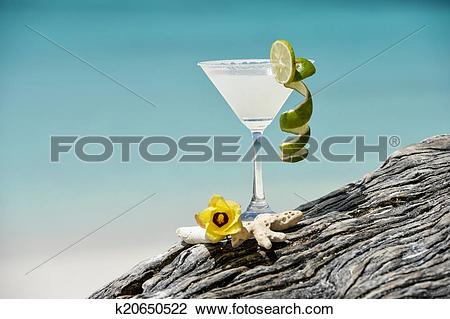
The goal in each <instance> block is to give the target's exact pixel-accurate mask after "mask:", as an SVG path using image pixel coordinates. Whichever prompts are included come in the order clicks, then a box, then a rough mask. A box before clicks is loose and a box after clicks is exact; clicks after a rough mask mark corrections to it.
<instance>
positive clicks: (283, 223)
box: [177, 210, 303, 249]
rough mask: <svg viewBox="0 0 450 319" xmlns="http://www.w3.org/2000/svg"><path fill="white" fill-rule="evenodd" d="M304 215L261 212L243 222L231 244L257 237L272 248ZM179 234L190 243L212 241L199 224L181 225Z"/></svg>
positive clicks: (291, 212) (263, 245) (233, 236)
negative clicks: (191, 225) (252, 218)
mask: <svg viewBox="0 0 450 319" xmlns="http://www.w3.org/2000/svg"><path fill="white" fill-rule="evenodd" d="M302 217H303V212H301V211H298V210H290V211H286V212H283V213H278V214H261V215H258V216H257V217H256V218H255V220H253V221H249V222H243V223H242V224H243V226H244V227H242V229H241V231H240V232H239V233H237V234H234V235H231V245H232V246H233V247H237V246H239V245H240V244H242V243H243V242H244V241H246V240H247V239H250V238H253V237H254V238H255V239H256V241H257V242H258V245H260V246H261V247H264V248H266V249H270V248H272V243H274V242H282V241H285V240H286V234H285V233H283V232H281V231H283V230H286V229H288V228H290V227H292V226H295V225H297V223H298V222H299V221H300V219H301V218H302ZM177 235H178V237H180V238H181V239H182V240H183V241H184V242H186V243H188V244H203V243H210V242H211V241H210V240H209V239H208V238H207V237H206V231H205V229H203V228H201V227H199V226H193V227H180V228H178V229H177Z"/></svg>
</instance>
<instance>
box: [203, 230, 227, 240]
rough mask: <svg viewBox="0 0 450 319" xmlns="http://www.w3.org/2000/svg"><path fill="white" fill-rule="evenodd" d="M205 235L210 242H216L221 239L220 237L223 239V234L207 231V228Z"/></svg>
mask: <svg viewBox="0 0 450 319" xmlns="http://www.w3.org/2000/svg"><path fill="white" fill-rule="evenodd" d="M206 237H208V239H209V240H210V241H211V242H213V243H217V242H219V241H221V240H222V239H224V238H225V235H219V234H216V233H214V232H209V231H208V230H206Z"/></svg>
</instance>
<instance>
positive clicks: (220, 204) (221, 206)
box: [208, 194, 230, 211]
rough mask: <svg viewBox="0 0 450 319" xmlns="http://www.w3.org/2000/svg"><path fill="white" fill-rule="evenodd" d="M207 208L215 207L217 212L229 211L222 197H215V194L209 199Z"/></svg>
mask: <svg viewBox="0 0 450 319" xmlns="http://www.w3.org/2000/svg"><path fill="white" fill-rule="evenodd" d="M208 206H209V207H216V208H217V210H221V211H228V210H229V209H230V207H228V205H227V202H226V201H225V199H224V198H223V197H222V196H220V195H217V194H214V195H213V196H212V197H211V199H210V200H209V203H208Z"/></svg>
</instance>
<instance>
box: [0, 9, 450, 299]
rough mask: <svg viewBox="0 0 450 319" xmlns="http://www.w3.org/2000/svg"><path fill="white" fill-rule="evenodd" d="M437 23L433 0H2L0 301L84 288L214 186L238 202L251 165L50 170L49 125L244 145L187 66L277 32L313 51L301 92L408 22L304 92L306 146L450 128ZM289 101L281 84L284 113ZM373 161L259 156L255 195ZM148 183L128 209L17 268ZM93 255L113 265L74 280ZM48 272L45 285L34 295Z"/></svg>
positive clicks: (277, 201) (317, 182)
mask: <svg viewBox="0 0 450 319" xmlns="http://www.w3.org/2000/svg"><path fill="white" fill-rule="evenodd" d="M449 18H450V11H449V6H448V5H447V4H446V3H445V2H433V1H428V2H423V3H420V2H415V1H389V2H387V1H376V2H370V3H361V2H359V1H345V2H344V3H341V4H337V3H335V2H332V1H326V2H322V1H315V2H305V1H278V2H274V1H267V2H265V1H247V2H245V3H242V4H239V5H237V4H232V3H231V2H228V1H222V2H217V3H216V2H210V1H191V2H186V1H170V2H164V1H160V2H152V3H148V2H145V1H127V2H122V3H120V2H114V3H113V4H111V3H109V2H106V1H105V2H103V1H73V2H69V1H54V2H52V1H14V2H13V1H3V2H1V4H0V42H1V50H0V70H1V72H0V141H1V145H2V151H1V157H0V176H1V179H0V240H1V245H0V258H1V259H2V260H6V261H7V263H6V264H4V265H6V266H4V267H7V268H8V269H12V268H14V270H11V271H12V272H11V273H8V272H3V273H2V274H1V275H0V282H2V284H0V287H2V288H0V296H19V297H20V296H44V297H45V296H60V294H61V289H60V286H62V285H63V283H64V285H65V287H66V288H65V289H64V294H65V295H64V296H74V297H81V296H85V295H87V294H88V293H89V292H90V291H91V290H92V289H94V288H95V287H97V286H99V285H101V284H102V283H103V282H105V281H107V280H108V279H110V278H112V277H113V276H114V275H116V274H119V273H120V272H121V271H124V270H125V269H127V268H128V267H129V266H131V265H133V264H134V263H135V262H136V261H137V260H140V259H142V258H145V257H147V256H150V255H153V254H155V253H157V252H159V251H161V250H163V249H164V248H166V247H167V246H168V245H170V243H172V242H175V240H176V238H175V235H174V229H175V228H176V227H178V226H181V225H190V224H193V223H194V220H193V213H194V212H195V211H196V210H198V209H202V208H203V207H204V206H205V205H206V204H207V201H208V199H209V197H210V195H211V194H212V193H220V194H222V195H224V196H225V197H227V198H231V199H235V200H237V201H240V202H241V203H242V204H243V205H246V204H247V202H248V200H249V196H250V193H251V165H250V164H249V163H245V164H239V163H212V162H208V163H204V164H179V163H177V162H175V161H173V162H170V163H164V164H163V163H158V164H155V163H147V162H144V161H142V160H141V159H139V157H138V156H137V153H136V150H135V153H133V154H134V155H132V160H131V162H130V163H126V164H124V163H120V160H119V159H120V153H119V152H117V151H116V152H115V156H114V157H113V158H112V159H111V160H110V161H108V162H106V163H101V164H86V163H81V162H79V161H77V160H76V159H75V158H74V157H73V155H71V154H65V155H64V156H63V157H62V159H63V160H62V162H61V163H59V164H54V163H49V152H50V150H49V147H50V135H53V134H54V135H65V134H73V135H87V134H92V135H107V136H110V135H134V134H136V135H144V136H146V135H170V136H172V137H174V138H179V137H181V136H184V135H206V134H214V135H220V134H222V135H234V134H240V135H243V139H242V141H241V142H242V145H243V151H245V150H246V146H247V145H249V143H250V136H249V134H248V132H247V130H246V128H245V127H244V126H243V125H242V124H241V123H240V122H239V121H238V120H237V118H236V117H235V115H234V114H233V113H232V112H231V110H230V109H229V108H228V106H227V105H226V103H225V101H224V100H223V99H222V97H221V96H220V94H219V93H218V92H217V91H216V89H215V88H214V87H213V85H212V84H211V83H210V82H209V80H208V79H207V78H206V76H205V75H204V74H203V72H202V71H201V70H200V68H199V67H197V66H196V63H197V62H198V61H204V60H215V59H233V58H266V57H267V56H268V50H269V48H270V45H271V43H272V41H273V40H275V39H278V38H286V39H289V40H290V41H291V42H292V44H293V46H294V47H295V49H296V53H297V54H298V55H301V56H304V57H308V58H313V59H315V60H316V66H317V70H318V71H317V74H316V75H314V76H313V77H311V78H310V79H308V80H307V83H308V85H309V86H310V88H311V90H312V91H313V92H315V91H317V90H319V89H320V88H322V87H324V86H326V85H327V84H329V83H330V82H332V81H334V80H335V79H337V78H339V77H340V76H342V75H343V74H345V73H346V72H348V71H349V70H351V69H353V68H355V67H356V66H358V65H359V64H361V63H363V62H364V61H366V60H368V59H370V58H371V57H374V56H375V55H377V53H379V52H380V51H383V50H384V49H386V48H387V47H389V46H391V45H392V44H393V43H396V42H397V41H399V40H400V39H402V38H403V37H405V36H406V35H408V34H410V33H411V32H413V31H414V30H417V29H419V28H421V27H422V26H426V27H425V28H423V29H422V30H421V31H419V32H417V33H416V34H414V35H413V36H411V37H410V38H409V39H407V40H405V41H404V42H402V43H400V44H399V45H397V46H395V47H394V48H392V49H390V50H388V51H387V52H385V53H384V54H382V55H380V56H378V57H376V58H374V59H373V60H372V61H371V62H370V63H368V64H367V65H365V66H363V67H361V68H360V69H358V70H356V71H355V72H353V73H351V74H350V75H348V76H347V77H345V78H344V79H342V80H341V81H339V82H337V83H336V84H334V85H332V86H330V87H329V88H327V89H326V90H324V91H322V92H321V93H320V95H318V96H317V97H315V99H314V103H315V111H314V115H313V119H312V121H311V126H312V130H313V134H314V136H315V137H316V138H318V139H319V140H320V139H324V138H325V137H327V136H332V135H343V134H355V135H365V136H366V137H367V141H368V142H369V143H375V142H376V141H377V136H378V135H397V136H399V137H400V138H401V144H402V145H407V144H410V143H413V142H416V141H419V140H421V139H423V138H426V137H428V136H431V135H435V134H441V133H448V131H449V128H450V126H449V118H450V109H449V103H448V102H449V95H450V93H449V90H448V88H449V84H450V77H449V74H448V69H449V61H448V56H449V53H450V44H449V42H448V33H449ZM26 25H28V26H29V27H31V28H33V29H35V30H37V31H38V32H41V33H42V34H43V35H45V36H47V37H48V38H49V39H51V40H53V41H55V42H56V43H58V44H59V45H61V46H63V47H65V48H66V49H67V50H70V51H71V52H73V53H74V54H76V55H77V56H79V57H81V58H82V59H84V60H85V61H87V62H88V63H89V64H91V65H92V66H94V67H95V68H97V69H98V70H101V71H102V72H105V73H107V74H108V75H110V76H111V77H113V78H114V79H116V80H117V81H119V82H120V83H122V84H124V85H126V86H127V87H128V88H130V89H131V90H133V91H135V92H137V93H138V94H140V95H142V96H143V97H145V98H146V99H148V100H150V101H152V102H153V103H155V104H156V105H157V107H153V106H151V105H149V104H148V103H146V102H145V101H143V100H142V99H140V98H138V97H136V96H135V95H133V94H131V93H130V92H129V91H127V90H126V89H124V88H123V87H120V86H119V85H117V84H116V83H114V82H113V81H111V80H110V79H108V78H107V77H105V76H104V75H102V74H100V73H99V72H96V71H94V70H93V69H92V68H91V67H89V66H87V65H86V64H84V63H82V62H80V61H79V60H77V59H76V58H74V57H73V56H71V55H70V54H68V53H67V52H66V51H64V50H63V49H61V48H58V47H57V46H55V45H54V44H52V43H51V42H49V41H48V40H46V39H44V38H42V37H41V36H39V35H37V34H36V33H35V32H33V31H31V30H30V29H29V28H27V27H26ZM298 100H299V96H297V95H295V94H292V96H291V97H290V98H289V100H288V102H287V103H286V105H285V107H284V108H283V110H286V109H288V108H289V107H290V106H292V105H294V104H295V103H297V101H298ZM266 133H267V136H268V137H269V138H270V139H271V140H272V141H273V143H274V144H278V143H279V142H280V141H281V140H282V139H283V138H284V136H285V135H284V134H282V133H281V132H279V129H278V126H277V123H273V124H272V125H271V126H270V127H269V128H268V129H267V131H266ZM352 147H353V145H352V146H336V148H335V150H336V151H339V152H347V151H349V150H350V149H351V148H352ZM394 150H395V148H390V149H389V151H390V152H392V151H394ZM372 155H373V154H372ZM372 155H369V156H368V157H367V159H366V161H365V162H364V163H345V164H342V163H330V162H327V161H321V162H319V163H307V162H304V163H303V162H302V163H299V164H296V165H287V164H275V163H271V164H267V165H265V167H264V177H265V184H266V193H267V197H268V200H269V201H270V203H271V205H272V207H273V208H274V209H277V210H283V209H288V208H292V207H295V206H297V205H298V204H299V203H300V202H302V200H301V199H299V198H298V197H297V196H295V195H294V194H293V193H294V192H296V193H298V194H300V195H301V196H303V197H305V198H307V199H310V200H311V199H314V198H317V197H319V196H321V195H324V194H326V193H327V192H329V191H331V190H333V189H335V188H337V187H339V186H341V185H342V184H345V183H347V182H350V181H353V180H356V179H358V178H360V177H361V176H362V175H363V174H365V173H367V172H369V171H371V170H373V169H375V168H376V167H377V166H379V165H380V163H379V162H378V159H377V157H376V156H375V155H373V156H372ZM153 192H156V193H157V195H156V196H155V197H154V198H152V199H151V200H149V201H148V202H147V203H145V204H143V205H142V206H140V207H138V208H136V209H135V210H134V211H133V212H132V213H130V214H128V215H126V216H123V217H122V218H120V219H118V220H117V221H115V222H114V223H112V224H110V225H108V226H107V227H105V228H104V229H102V230H100V231H99V232H97V233H96V234H95V235H93V236H91V237H89V238H88V239H86V240H85V241H83V242H82V243H81V244H80V245H78V246H76V247H74V248H73V249H71V250H69V251H67V252H65V253H64V254H63V255H61V256H59V257H57V258H55V259H54V260H52V261H51V262H49V263H48V264H46V265H44V266H42V267H41V268H39V269H38V270H36V271H35V272H34V273H32V274H31V275H29V276H27V277H23V274H24V273H25V272H26V271H28V270H30V269H31V268H33V267H34V266H36V265H37V264H39V263H40V262H41V261H43V260H45V259H46V258H47V257H49V256H51V255H52V254H54V253H55V252H57V251H59V250H60V249H62V248H64V247H66V246H68V245H69V244H71V243H72V242H74V241H76V240H77V239H79V238H80V237H81V236H83V235H84V234H86V233H88V232H89V231H91V230H93V229H95V228H96V227H98V226H99V225H101V224H103V223H104V222H106V221H107V220H110V219H111V218H113V217H114V216H116V215H117V214H119V213H121V212H122V211H123V210H125V209H126V208H128V207H130V206H132V205H133V204H135V203H136V202H138V201H140V200H141V199H143V198H144V197H145V196H147V195H148V194H150V193H153ZM118 260H120V262H119V261H118ZM69 262H70V264H71V265H72V267H74V269H73V270H72V271H71V275H70V276H69V275H68V274H67V273H66V272H67V269H68V268H67V267H68V266H67V265H68V263H69ZM102 262H104V263H108V264H109V265H110V267H111V270H110V271H108V272H105V273H102V274H95V275H96V276H94V277H95V278H93V279H92V280H88V281H89V283H86V280H81V281H80V280H79V278H86V276H87V274H92V269H90V268H89V267H92V265H93V264H95V265H97V264H102ZM50 271H51V272H52V274H54V275H55V274H59V275H58V276H57V275H55V278H58V279H55V280H53V281H51V282H50V283H48V288H46V289H47V290H44V291H42V289H38V288H37V287H39V284H40V283H41V281H44V280H45V278H47V277H48V274H49V272H50ZM0 273H1V272H0ZM67 286H70V287H71V288H67Z"/></svg>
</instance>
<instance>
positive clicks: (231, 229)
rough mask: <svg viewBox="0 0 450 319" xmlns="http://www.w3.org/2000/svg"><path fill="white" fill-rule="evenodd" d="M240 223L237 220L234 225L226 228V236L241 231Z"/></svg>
mask: <svg viewBox="0 0 450 319" xmlns="http://www.w3.org/2000/svg"><path fill="white" fill-rule="evenodd" d="M242 227H243V226H242V222H241V220H240V219H238V220H237V221H236V222H235V223H234V224H231V225H230V227H228V228H227V229H226V230H225V231H226V233H227V235H234V234H237V233H239V232H240V231H241V229H242Z"/></svg>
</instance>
